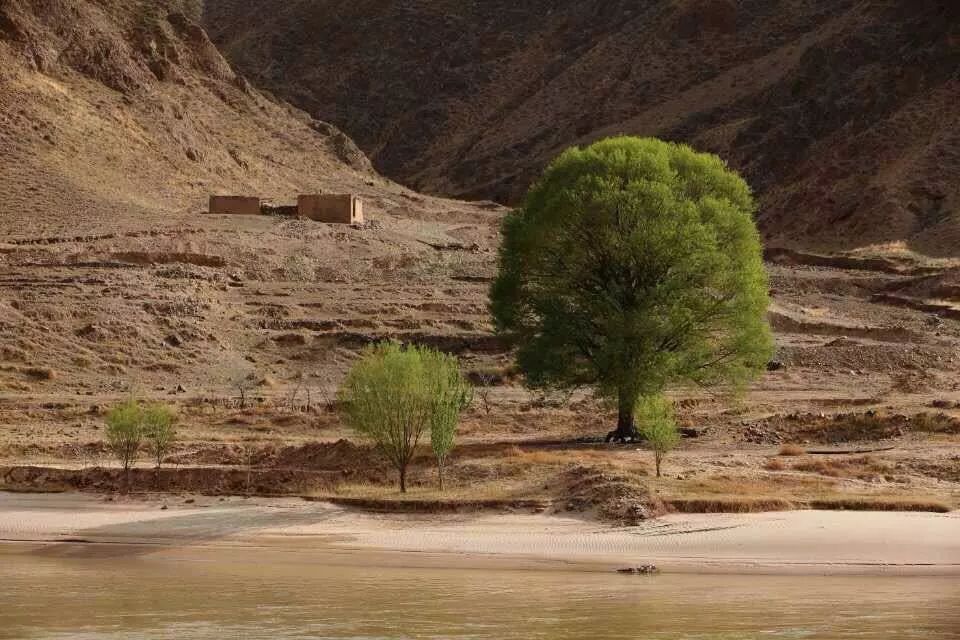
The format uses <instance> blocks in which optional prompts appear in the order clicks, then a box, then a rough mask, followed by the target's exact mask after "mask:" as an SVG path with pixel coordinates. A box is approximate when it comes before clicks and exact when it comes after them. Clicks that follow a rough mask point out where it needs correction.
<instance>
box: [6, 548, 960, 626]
mask: <svg viewBox="0 0 960 640" xmlns="http://www.w3.org/2000/svg"><path fill="white" fill-rule="evenodd" d="M0 638H11V639H12V638H16V639H18V640H20V639H46V640H52V639H58V640H60V639H64V640H65V639H70V640H115V639H119V638H124V639H128V638H129V639H144V640H146V639H160V638H164V639H166V638H171V639H172V638H176V639H178V640H180V639H216V640H222V639H225V638H264V639H266V638H273V639H290V638H300V639H303V638H313V639H325V638H336V639H342V638H350V639H352V640H367V639H371V640H372V639H377V640H382V639H387V638H390V639H393V638H397V639H399V638H405V639H410V638H418V639H419V638H431V639H440V638H457V639H467V638H470V639H486V638H490V639H497V640H503V639H509V638H518V639H519V638H523V639H533V638H545V639H551V640H554V639H565V638H570V639H574V638H577V639H583V638H611V639H617V638H630V639H634V638H644V639H653V640H655V639H664V640H666V639H670V640H676V639H691V640H693V639H697V640H734V639H736V640H744V639H763V640H771V639H774V640H775V639H780V638H785V639H786V638H788V639H795V638H805V639H806V638H811V639H821V638H822V639H830V640H838V639H845V638H851V639H853V638H856V639H857V640H872V639H884V640H887V639H900V640H902V639H909V638H923V639H927V640H930V639H933V640H937V639H948V638H951V639H952V638H960V587H958V584H957V579H956V578H955V577H945V578H934V577H910V578H906V577H871V578H866V577H852V576H844V577H838V576H834V577H817V576H792V577H790V576H787V577H784V576H756V575H754V576H736V575H657V576H628V575H619V574H616V573H606V572H602V573H589V572H573V571H564V570H548V571H530V570H506V569H494V570H488V569H483V570H476V569H438V568H416V569H414V568H403V567H386V566H376V565H373V566H350V565H347V566H333V565H324V564H302V563H298V562H296V561H295V560H290V561H287V562H267V561H263V559H262V558H260V557H259V556H258V553H257V551H256V550H255V549H254V550H250V551H249V552H243V553H236V552H234V553H229V554H228V553H218V552H216V551H211V552H209V553H198V554H195V555H189V556H184V557H179V558H164V557H162V556H159V557H158V556H153V555H151V554H142V555H136V554H132V555H131V554H119V555H117V556H116V557H111V555H110V554H109V553H106V554H97V555H94V556H89V557H84V556H80V557H72V556H69V555H67V556H61V555H57V554H49V553H44V550H43V549H41V550H39V551H35V552H31V553H20V552H18V553H0Z"/></svg>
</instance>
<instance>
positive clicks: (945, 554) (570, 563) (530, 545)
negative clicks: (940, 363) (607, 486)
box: [0, 494, 960, 576]
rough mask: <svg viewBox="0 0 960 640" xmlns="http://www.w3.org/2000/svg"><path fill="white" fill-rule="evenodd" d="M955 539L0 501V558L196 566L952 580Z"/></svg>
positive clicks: (265, 503)
mask: <svg viewBox="0 0 960 640" xmlns="http://www.w3.org/2000/svg"><path fill="white" fill-rule="evenodd" d="M184 502H186V503H184ZM958 530H960V518H958V514H956V513H953V514H931V513H913V514H895V513H894V514H891V513H839V512H826V511H795V512H789V513H769V514H734V515H717V514H712V515H687V514H675V515H670V516H665V517H664V518H662V519H660V520H657V521H650V522H644V523H641V524H639V525H638V526H636V527H631V528H622V527H613V526H608V525H602V524H597V523H595V522H588V521H585V520H583V519H580V518H571V517H558V516H554V515H545V514H526V513H515V514H509V515H507V514H496V515H491V514H457V515H422V514H416V515H398V514H375V513H363V512H360V511H357V510H355V509H345V508H343V507H340V506H336V505H330V504H324V503H313V502H304V501H300V500H294V499H289V498H286V499H284V498H271V499H263V498H259V499H257V498H254V499H246V498H229V499H224V498H209V497H197V498H191V499H189V500H187V501H182V500H171V499H170V496H158V497H152V498H147V499H131V498H125V499H121V500H109V501H106V500H104V499H102V498H97V497H94V496H82V495H76V494H74V495H63V496H52V495H34V496H27V495H14V494H0V541H2V542H0V555H6V554H16V553H28V554H41V555H48V556H49V555H54V556H59V557H87V558H118V557H119V558H122V557H125V556H132V555H135V556H142V555H149V556H151V557H152V558H154V559H159V558H164V557H167V558H171V557H179V558H186V557H190V558H192V559H195V560H196V559H204V560H208V561H209V560H215V559H216V558H223V557H224V556H226V557H230V556H231V554H243V553H247V554H249V553H250V550H251V549H255V550H256V558H257V561H258V563H261V564H262V563H264V561H265V560H267V559H269V560H270V561H271V562H298V563H314V562H318V561H320V562H324V563H325V564H327V563H332V564H335V565H343V564H347V565H358V566H364V567H378V568H381V567H384V566H395V565H402V566H407V567H410V566H414V567H430V566H442V567H446V568H450V567H458V568H468V567H472V568H486V569H489V568H495V567H500V568H512V569H527V570H529V569H540V570H549V569H554V570H555V569H560V570H564V571H600V572H612V571H613V570H617V571H620V572H625V571H627V570H630V569H634V570H635V569H636V568H637V567H638V566H639V567H646V568H647V569H646V570H649V571H652V572H665V573H701V574H702V573H763V574H787V575H797V574H816V575H832V574H833V575H835V574H857V575H871V576H872V575H892V576H904V575H927V576H956V575H958V573H960V535H958ZM651 567H652V569H651Z"/></svg>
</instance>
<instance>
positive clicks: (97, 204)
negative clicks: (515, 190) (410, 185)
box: [0, 0, 499, 422]
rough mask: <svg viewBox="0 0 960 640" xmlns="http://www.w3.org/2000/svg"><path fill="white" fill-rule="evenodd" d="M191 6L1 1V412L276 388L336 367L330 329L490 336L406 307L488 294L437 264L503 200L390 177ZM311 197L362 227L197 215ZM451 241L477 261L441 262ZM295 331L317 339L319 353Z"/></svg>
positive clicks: (356, 335) (474, 237)
mask: <svg viewBox="0 0 960 640" xmlns="http://www.w3.org/2000/svg"><path fill="white" fill-rule="evenodd" d="M188 5H189V3H187V2H180V1H179V0H169V1H165V2H155V1H150V2H147V1H143V2H129V1H121V0H18V1H16V2H10V1H4V2H2V3H0V80H2V82H0V184H2V186H3V198H2V199H0V397H3V398H9V397H12V398H13V400H11V403H12V405H11V406H14V407H22V406H24V404H23V403H26V405H27V406H29V404H30V403H31V402H32V401H33V400H32V398H35V397H38V396H39V397H46V398H50V397H53V398H63V397H64V396H67V397H72V396H74V395H75V394H76V395H89V396H99V395H102V394H107V395H111V394H115V393H117V392H121V393H123V392H125V391H124V390H127V389H137V390H139V391H141V392H151V393H160V394H166V393H168V392H172V391H175V389H176V388H177V387H181V388H188V389H190V391H191V393H195V394H203V393H206V392H208V391H209V390H211V389H226V388H230V387H236V386H237V385H239V384H249V385H251V386H257V387H258V388H261V389H269V388H271V387H274V386H279V387H283V385H285V383H286V382H287V380H289V379H292V378H293V377H296V376H302V375H303V374H304V372H306V371H309V372H311V373H313V374H315V375H317V376H318V378H321V379H322V376H321V373H322V372H321V373H317V369H323V370H325V371H326V370H329V371H336V370H337V369H338V368H339V367H340V366H341V364H342V362H343V357H342V354H338V353H336V346H337V340H338V338H342V340H343V341H344V342H345V343H347V344H348V345H349V347H350V348H353V349H355V348H356V347H357V346H358V345H362V344H364V342H365V341H368V340H369V339H371V337H370V336H371V335H385V334H391V333H392V332H395V331H402V330H407V331H413V332H419V334H426V335H425V337H424V339H425V340H428V341H429V340H431V339H433V340H442V339H443V338H442V336H444V335H446V334H447V333H451V334H453V338H452V339H456V336H457V335H459V334H461V333H463V332H464V331H470V330H477V331H479V330H480V329H482V328H484V327H485V326H486V325H485V319H483V316H482V314H483V307H482V304H479V305H478V304H476V303H474V304H472V306H471V308H474V307H476V308H477V309H478V311H473V312H468V311H464V312H463V313H462V314H460V315H459V316H458V317H457V318H456V323H454V324H448V323H444V322H436V323H434V324H432V325H431V324H427V323H422V322H420V321H418V319H417V318H418V317H419V314H420V313H422V310H421V309H420V305H427V307H428V308H429V304H435V305H438V306H439V307H443V306H444V304H445V300H446V299H447V298H450V299H452V300H457V299H460V298H464V297H469V298H473V299H474V300H479V299H480V297H481V296H482V288H483V286H484V285H483V283H482V282H481V283H479V284H478V283H469V282H467V283H459V284H458V283H456V282H454V283H453V284H449V283H447V281H446V276H447V275H448V272H450V271H451V270H454V269H460V270H468V269H469V267H467V266H466V265H468V264H469V263H470V261H475V260H477V259H478V258H476V257H474V256H475V255H476V256H479V257H481V258H482V257H483V256H488V255H492V254H490V247H491V246H492V245H493V243H495V240H496V233H495V225H496V224H497V221H498V219H499V212H498V210H497V209H498V208H497V207H496V206H491V205H489V204H488V205H473V204H467V203H462V202H456V201H450V200H439V199H434V198H429V197H421V196H419V195H417V194H415V193H413V192H411V191H409V190H408V189H406V188H403V187H401V186H399V185H397V184H395V183H393V182H390V181H389V180H386V179H384V178H381V177H380V176H378V175H377V174H375V173H374V172H373V171H372V169H370V167H369V162H368V161H367V160H366V157H365V156H364V155H363V154H362V153H361V152H360V151H359V150H357V148H356V147H355V145H354V144H353V143H352V142H351V141H350V139H349V138H347V137H346V136H345V135H343V134H342V133H341V132H339V131H338V130H337V129H335V128H334V127H332V126H330V125H328V124H326V123H323V122H320V121H316V120H313V119H311V118H310V117H309V116H307V115H306V114H304V113H302V112H299V111H297V110H295V109H294V108H292V107H289V106H287V105H286V104H284V103H280V102H276V101H274V100H271V99H269V98H267V97H265V96H263V95H261V94H260V93H259V92H257V91H256V90H255V89H253V88H251V87H250V86H249V84H248V83H247V82H246V81H245V80H244V79H243V78H242V77H240V76H238V75H236V74H235V73H234V72H233V70H232V69H231V68H230V66H229V65H228V64H227V63H226V62H225V61H224V59H223V58H222V57H221V56H220V54H219V53H218V52H217V50H216V48H215V46H214V45H213V44H212V43H211V42H210V40H209V39H208V38H207V36H206V33H205V32H204V31H203V29H202V28H201V27H200V26H198V24H197V23H196V22H194V21H193V19H192V18H191V17H190V16H191V15H195V11H194V12H191V10H190V7H189V6H188ZM316 189H324V190H329V191H349V192H352V193H359V194H361V195H362V196H363V197H364V199H365V201H366V211H367V218H368V224H367V226H366V227H365V228H355V227H350V226H347V225H323V224H319V223H310V222H308V221H303V222H301V221H296V220H289V219H281V218H273V217H267V216H233V217H231V216H209V215H201V212H202V211H203V210H204V208H205V206H206V199H207V197H208V195H209V194H210V193H217V192H226V193H243V194H261V195H264V196H268V197H273V198H276V199H277V200H279V201H289V200H292V199H293V198H295V197H296V194H297V193H298V192H302V191H311V190H316ZM448 246H450V247H454V248H456V247H460V248H462V249H463V252H464V253H465V254H466V255H467V256H468V257H464V258H462V259H461V260H460V261H458V262H457V263H454V262H453V261H451V260H448V259H447V258H448V255H447V253H446V252H445V251H442V250H443V249H445V248H446V247H448ZM468 248H469V249H468ZM484 251H486V253H483V252H484ZM421 276H422V277H421ZM438 284H441V285H443V284H446V290H445V292H444V290H443V289H437V288H436V287H437V285H438ZM461 288H463V291H461ZM392 300H394V301H395V302H396V304H391V301H392ZM275 301H278V302H281V303H282V304H275ZM428 303H429V304H428ZM471 314H472V315H471ZM331 316H332V318H331ZM474 316H479V318H477V317H474ZM475 322H476V327H474V323H475ZM301 330H305V331H309V330H316V331H322V332H323V334H324V337H323V338H322V339H319V340H318V342H317V344H316V346H315V347H314V346H313V344H312V341H309V340H307V337H306V336H307V334H302V335H299V336H298V335H297V334H296V332H297V331H301ZM284 349H286V350H288V351H289V352H290V353H289V354H288V355H295V356H296V360H297V361H296V362H293V363H288V362H287V360H286V357H285V356H283V355H281V354H279V353H278V352H277V350H281V351H282V350H284ZM348 352H349V350H348ZM323 375H326V373H323ZM247 376H249V380H246V382H243V381H244V380H245V378H246V377H247ZM11 421H13V422H15V420H11Z"/></svg>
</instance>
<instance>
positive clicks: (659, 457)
mask: <svg viewBox="0 0 960 640" xmlns="http://www.w3.org/2000/svg"><path fill="white" fill-rule="evenodd" d="M653 459H654V460H655V461H656V463H657V477H658V478H659V477H660V461H661V460H663V456H662V455H660V454H659V453H657V454H654V456H653Z"/></svg>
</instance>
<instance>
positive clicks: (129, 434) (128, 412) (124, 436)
mask: <svg viewBox="0 0 960 640" xmlns="http://www.w3.org/2000/svg"><path fill="white" fill-rule="evenodd" d="M106 422H107V432H106V434H107V446H108V447H109V448H110V451H111V452H113V455H114V456H115V457H116V458H117V461H118V462H119V463H120V465H121V466H122V467H123V474H124V478H125V480H126V484H127V487H128V488H129V487H130V468H131V467H132V466H133V465H134V463H135V462H136V461H137V456H138V455H139V453H140V444H141V443H142V441H143V408H142V407H141V406H140V403H139V402H137V401H136V400H134V399H130V400H127V401H125V402H123V403H121V404H119V405H117V406H115V407H113V408H112V409H110V410H109V411H108V412H107V415H106Z"/></svg>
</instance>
